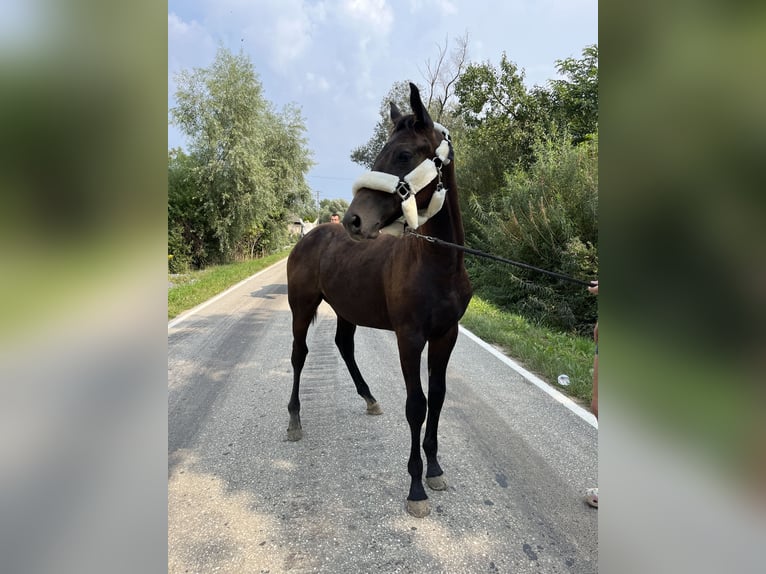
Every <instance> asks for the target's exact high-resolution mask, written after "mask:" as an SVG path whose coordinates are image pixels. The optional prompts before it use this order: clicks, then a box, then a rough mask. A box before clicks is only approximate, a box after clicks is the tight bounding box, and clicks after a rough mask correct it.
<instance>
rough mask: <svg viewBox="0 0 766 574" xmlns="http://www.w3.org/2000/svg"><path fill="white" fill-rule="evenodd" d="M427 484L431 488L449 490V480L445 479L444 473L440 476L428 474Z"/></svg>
mask: <svg viewBox="0 0 766 574" xmlns="http://www.w3.org/2000/svg"><path fill="white" fill-rule="evenodd" d="M426 484H427V485H428V487H429V488H430V489H431V490H447V481H446V480H445V479H444V475H443V474H440V475H439V476H427V477H426Z"/></svg>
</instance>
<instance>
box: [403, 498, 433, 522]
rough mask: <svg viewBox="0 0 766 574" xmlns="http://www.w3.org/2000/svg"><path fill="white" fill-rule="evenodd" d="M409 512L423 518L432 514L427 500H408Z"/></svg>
mask: <svg viewBox="0 0 766 574" xmlns="http://www.w3.org/2000/svg"><path fill="white" fill-rule="evenodd" d="M407 512H408V513H410V514H411V515H412V516H414V517H415V518H423V517H424V516H428V515H429V514H431V506H430V505H429V504H428V501H427V500H408V501H407Z"/></svg>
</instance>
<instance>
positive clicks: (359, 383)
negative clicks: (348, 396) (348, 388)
mask: <svg viewBox="0 0 766 574" xmlns="http://www.w3.org/2000/svg"><path fill="white" fill-rule="evenodd" d="M354 333H356V325H354V324H353V323H350V322H348V321H346V320H345V319H342V318H340V317H338V327H337V329H336V331H335V344H336V345H337V346H338V350H339V351H340V356H341V357H343V361H344V362H345V363H346V367H347V368H348V372H349V373H350V374H351V378H352V379H353V380H354V385H356V392H357V393H359V395H360V396H361V397H362V398H363V399H364V401H365V402H366V403H367V414H368V415H380V414H383V410H382V409H381V408H380V403H378V401H377V400H375V397H373V396H372V393H371V392H370V387H369V386H367V383H366V382H365V380H364V378H363V377H362V373H360V372H359V367H357V365H356V359H354Z"/></svg>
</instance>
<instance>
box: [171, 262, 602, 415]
mask: <svg viewBox="0 0 766 574" xmlns="http://www.w3.org/2000/svg"><path fill="white" fill-rule="evenodd" d="M289 252H290V249H285V250H284V251H282V252H280V253H276V254H274V255H270V256H268V257H265V258H263V259H254V260H252V261H245V262H243V263H232V264H229V265H219V266H212V267H208V268H207V269H204V270H201V271H193V272H191V273H187V274H183V275H169V276H168V280H169V281H170V282H171V283H172V284H173V286H172V287H170V288H169V289H168V320H170V319H172V318H173V317H176V316H177V315H179V314H180V313H181V312H183V311H186V310H188V309H191V308H192V307H195V306H197V305H199V304H200V303H203V302H204V301H207V300H208V299H210V298H211V297H213V296H214V295H217V294H218V293H221V292H222V291H225V290H226V289H228V288H229V287H231V286H232V285H234V284H236V283H238V282H239V281H241V280H242V279H245V278H247V277H249V276H251V275H253V274H254V273H257V272H258V271H260V270H261V269H265V268H266V267H268V266H269V265H272V264H273V263H276V262H277V261H279V260H280V259H283V258H284V257H286V256H287V255H288V254H289ZM461 323H462V325H463V326H464V327H466V328H467V329H469V330H470V331H471V332H473V333H474V334H476V335H477V336H479V337H481V338H482V339H484V340H485V341H487V342H488V343H490V344H492V345H495V346H496V347H498V348H499V349H500V350H501V351H503V352H504V353H505V354H507V355H508V356H510V357H512V358H513V359H514V360H516V361H517V362H519V363H520V364H522V365H523V366H524V368H526V369H527V370H529V371H531V372H533V373H535V374H536V375H538V376H539V377H540V378H541V379H543V380H545V381H548V382H549V383H552V384H554V386H556V387H558V388H560V389H561V390H562V391H564V392H565V393H567V394H569V395H570V396H572V397H574V398H576V399H579V400H581V401H582V402H583V403H584V404H585V405H588V404H590V398H591V391H592V383H593V352H594V344H593V341H592V340H591V339H589V338H585V337H579V336H576V335H568V334H564V333H558V332H555V331H551V330H550V329H546V328H545V327H541V326H538V325H534V324H532V323H530V322H529V321H528V320H526V319H524V318H523V317H520V316H518V315H513V314H510V313H507V312H504V311H502V310H501V309H499V308H498V307H496V306H494V305H492V304H491V303H488V302H487V301H485V300H483V299H481V298H480V297H478V296H476V295H474V297H473V299H472V300H471V304H470V305H469V307H468V310H467V311H466V313H465V315H464V316H463V319H462V320H461ZM562 373H563V374H566V375H568V376H569V380H570V384H569V386H568V387H560V386H559V385H558V383H557V382H556V379H557V377H558V376H559V375H560V374H562Z"/></svg>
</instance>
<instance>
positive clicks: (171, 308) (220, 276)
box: [168, 247, 292, 320]
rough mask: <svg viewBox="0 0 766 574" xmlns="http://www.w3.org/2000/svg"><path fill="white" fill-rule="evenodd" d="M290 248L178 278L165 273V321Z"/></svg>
mask: <svg viewBox="0 0 766 574" xmlns="http://www.w3.org/2000/svg"><path fill="white" fill-rule="evenodd" d="M291 249H292V247H290V248H288V249H284V250H282V251H280V252H279V253H274V254H273V255H269V256H267V257H264V258H262V259H252V260H250V261H243V262H241V263H230V264H228V265H212V266H210V267H207V268H206V269H201V270H199V271H191V272H189V273H183V274H180V275H178V274H173V275H171V274H168V281H169V283H170V284H172V285H170V286H169V287H168V320H170V319H173V318H174V317H177V316H178V315H179V314H180V313H182V312H183V311H186V310H188V309H191V308H193V307H196V306H197V305H199V304H200V303H204V302H205V301H207V300H208V299H210V298H211V297H213V296H215V295H217V294H218V293H221V292H222V291H225V290H226V289H228V288H229V287H231V286H232V285H235V284H237V283H239V282H240V281H242V280H243V279H246V278H248V277H250V276H251V275H253V274H255V273H257V272H258V271H260V270H261V269H265V268H266V267H268V266H269V265H272V264H274V263H276V262H277V261H279V260H280V259H284V258H285V257H287V256H288V255H289V254H290V250H291Z"/></svg>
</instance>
